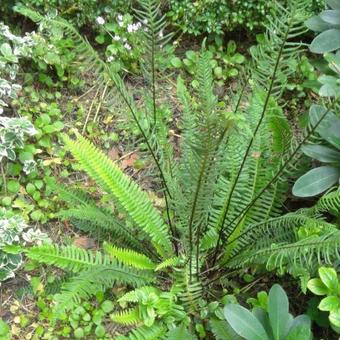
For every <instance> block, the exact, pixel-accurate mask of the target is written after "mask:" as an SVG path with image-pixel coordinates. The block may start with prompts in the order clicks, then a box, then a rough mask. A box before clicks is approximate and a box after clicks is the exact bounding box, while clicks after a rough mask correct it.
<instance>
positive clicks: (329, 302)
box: [318, 295, 340, 312]
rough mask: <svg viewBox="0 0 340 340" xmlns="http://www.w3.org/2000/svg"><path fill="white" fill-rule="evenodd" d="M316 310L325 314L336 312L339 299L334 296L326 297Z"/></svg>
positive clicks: (339, 305) (339, 307) (339, 304)
mask: <svg viewBox="0 0 340 340" xmlns="http://www.w3.org/2000/svg"><path fill="white" fill-rule="evenodd" d="M318 308H319V309H320V310H322V311H325V312H330V311H337V310H338V309H340V298H339V297H337V296H335V295H331V296H327V297H325V298H324V299H322V300H321V301H320V304H319V306H318Z"/></svg>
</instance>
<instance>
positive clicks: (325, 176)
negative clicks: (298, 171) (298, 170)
mask: <svg viewBox="0 0 340 340" xmlns="http://www.w3.org/2000/svg"><path fill="white" fill-rule="evenodd" d="M339 177H340V168H336V167H333V166H321V167H319V168H315V169H312V170H310V171H308V172H307V173H306V174H305V175H303V176H301V177H300V178H299V179H298V180H297V181H296V182H295V184H294V186H293V195H294V196H297V197H311V196H315V195H318V194H321V193H322V192H324V191H325V190H327V189H328V188H330V187H331V186H332V185H334V184H335V183H337V182H338V181H339Z"/></svg>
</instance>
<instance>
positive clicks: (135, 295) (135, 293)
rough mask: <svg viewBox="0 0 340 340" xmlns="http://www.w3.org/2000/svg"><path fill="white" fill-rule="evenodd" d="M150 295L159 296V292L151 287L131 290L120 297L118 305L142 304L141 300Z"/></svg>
mask: <svg viewBox="0 0 340 340" xmlns="http://www.w3.org/2000/svg"><path fill="white" fill-rule="evenodd" d="M152 293H154V294H159V293H160V290H159V289H157V288H155V287H151V286H144V287H140V288H137V289H134V290H131V291H130V292H127V293H126V294H124V295H123V296H121V297H120V298H119V299H118V302H119V303H127V302H135V303H137V302H142V300H143V298H145V297H146V296H148V295H150V294H152Z"/></svg>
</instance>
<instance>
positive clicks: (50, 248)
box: [25, 244, 113, 273]
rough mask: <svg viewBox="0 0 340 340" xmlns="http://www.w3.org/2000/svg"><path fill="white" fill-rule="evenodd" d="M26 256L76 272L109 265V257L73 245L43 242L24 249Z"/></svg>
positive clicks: (110, 262)
mask: <svg viewBox="0 0 340 340" xmlns="http://www.w3.org/2000/svg"><path fill="white" fill-rule="evenodd" d="M25 253H26V256H27V257H29V258H30V259H32V260H35V261H38V262H40V263H45V264H48V265H53V266H56V267H59V268H61V269H64V270H68V271H71V272H74V273H77V272H79V271H81V270H84V269H89V268H94V267H96V266H110V265H111V264H113V262H112V261H111V259H110V257H109V256H107V255H102V253H100V252H95V253H94V252H91V251H88V250H85V249H82V248H78V247H75V246H64V247H59V246H58V245H52V244H44V245H41V246H36V247H32V248H28V249H26V250H25Z"/></svg>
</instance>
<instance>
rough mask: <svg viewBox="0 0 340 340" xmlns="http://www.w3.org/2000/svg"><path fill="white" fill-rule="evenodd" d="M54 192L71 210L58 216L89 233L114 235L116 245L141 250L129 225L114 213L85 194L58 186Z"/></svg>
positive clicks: (60, 212) (66, 210) (59, 213)
mask: <svg viewBox="0 0 340 340" xmlns="http://www.w3.org/2000/svg"><path fill="white" fill-rule="evenodd" d="M54 190H55V191H56V193H57V194H58V195H59V197H60V198H61V199H62V200H63V201H65V202H66V203H67V204H68V205H69V206H70V208H69V209H65V210H61V211H59V212H58V214H57V216H58V217H60V218H62V219H70V220H71V223H73V222H74V224H75V226H76V227H77V228H80V229H81V230H83V231H86V232H88V233H91V234H94V235H98V234H99V233H100V232H102V231H104V232H106V233H107V234H110V235H112V239H113V240H114V242H116V244H120V245H126V246H129V247H132V248H133V249H138V250H141V249H142V247H141V242H140V241H139V239H138V238H137V237H136V235H135V234H133V232H132V230H130V229H129V228H128V227H127V225H126V224H125V225H123V224H122V222H120V221H118V219H117V218H115V216H114V212H113V211H110V210H109V209H107V208H101V207H98V206H97V204H96V203H95V202H94V201H93V200H92V199H91V198H90V197H89V196H88V195H86V194H85V193H83V192H81V191H75V190H70V189H66V188H65V187H64V186H61V185H57V186H55V187H54Z"/></svg>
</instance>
